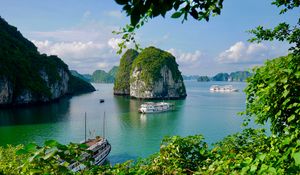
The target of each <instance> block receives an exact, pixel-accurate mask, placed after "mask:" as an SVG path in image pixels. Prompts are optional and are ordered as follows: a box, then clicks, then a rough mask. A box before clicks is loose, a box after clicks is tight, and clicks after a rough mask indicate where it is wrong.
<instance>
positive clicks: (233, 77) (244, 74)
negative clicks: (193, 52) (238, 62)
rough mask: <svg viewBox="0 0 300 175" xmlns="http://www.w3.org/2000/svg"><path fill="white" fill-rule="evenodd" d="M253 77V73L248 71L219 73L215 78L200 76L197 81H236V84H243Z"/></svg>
mask: <svg viewBox="0 0 300 175" xmlns="http://www.w3.org/2000/svg"><path fill="white" fill-rule="evenodd" d="M250 76H251V73H250V72H248V71H236V72H231V73H230V74H229V73H218V74H216V75H215V76H213V77H208V76H199V78H198V79H197V81H198V82H207V81H234V82H243V81H246V79H247V78H248V77H250Z"/></svg>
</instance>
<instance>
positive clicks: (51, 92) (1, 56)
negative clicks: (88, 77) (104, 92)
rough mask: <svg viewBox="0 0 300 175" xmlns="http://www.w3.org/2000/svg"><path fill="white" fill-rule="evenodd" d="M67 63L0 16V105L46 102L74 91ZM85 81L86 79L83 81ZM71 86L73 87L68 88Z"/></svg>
mask: <svg viewBox="0 0 300 175" xmlns="http://www.w3.org/2000/svg"><path fill="white" fill-rule="evenodd" d="M71 79H74V77H73V76H72V75H71V73H70V71H69V69H68V66H67V65H66V64H65V63H64V62H63V61H62V60H61V59H60V58H58V57H57V56H47V55H45V54H40V53H39V52H38V51H37V48H36V47H35V45H34V44H33V43H31V42H30V41H29V40H27V39H26V38H24V37H23V36H22V34H21V33H20V32H19V31H18V30H17V28H15V27H13V26H11V25H9V24H8V23H7V22H6V21H5V20H4V19H2V18H1V17H0V106H3V105H23V104H33V103H40V102H49V101H52V100H55V99H58V98H60V97H62V96H64V95H66V94H68V93H72V94H77V93H81V92H91V91H94V90H95V89H94V88H93V87H92V86H91V85H90V84H88V85H87V86H86V87H87V88H86V89H84V90H81V91H74V89H75V88H74V87H72V86H76V84H70V80H71ZM84 83H85V82H84ZM70 89H72V90H73V91H70Z"/></svg>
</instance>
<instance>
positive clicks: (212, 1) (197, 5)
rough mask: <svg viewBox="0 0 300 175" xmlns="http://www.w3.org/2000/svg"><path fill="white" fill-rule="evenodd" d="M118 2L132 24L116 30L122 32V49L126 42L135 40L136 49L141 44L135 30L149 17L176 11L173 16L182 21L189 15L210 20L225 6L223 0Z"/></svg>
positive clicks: (124, 47) (123, 0)
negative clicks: (135, 37) (138, 42)
mask: <svg viewBox="0 0 300 175" xmlns="http://www.w3.org/2000/svg"><path fill="white" fill-rule="evenodd" d="M115 1H116V3H118V4H119V5H121V6H123V11H125V12H126V14H127V15H128V16H130V25H126V27H124V28H123V29H122V30H120V31H118V32H114V33H115V34H121V35H122V39H123V42H121V43H120V44H119V47H120V50H119V51H118V53H122V49H126V43H127V42H130V41H133V43H134V44H135V47H136V49H138V48H139V47H140V46H139V44H137V43H136V42H135V39H134V35H135V34H134V31H135V30H136V29H139V28H140V27H141V26H143V25H144V24H145V23H146V22H147V21H148V19H151V18H155V17H157V16H162V17H165V15H166V14H167V12H169V11H172V12H174V13H173V14H172V16H171V18H181V19H182V23H183V22H184V21H185V20H187V19H188V16H190V17H193V18H194V19H195V20H198V21H202V20H206V21H209V18H210V17H212V16H216V15H220V14H221V9H222V8H223V0H201V1H199V0H193V1H187V0H163V1H158V0H143V1H134V2H132V1H131V0H115Z"/></svg>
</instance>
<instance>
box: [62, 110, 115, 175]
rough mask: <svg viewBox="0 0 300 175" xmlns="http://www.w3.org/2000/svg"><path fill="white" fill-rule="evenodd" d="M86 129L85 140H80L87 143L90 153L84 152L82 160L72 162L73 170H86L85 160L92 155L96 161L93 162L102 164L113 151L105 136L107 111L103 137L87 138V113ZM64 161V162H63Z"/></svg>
mask: <svg viewBox="0 0 300 175" xmlns="http://www.w3.org/2000/svg"><path fill="white" fill-rule="evenodd" d="M84 122H85V124H84V126H85V127H84V129H85V140H84V141H82V142H80V143H81V144H85V145H86V146H87V147H88V148H87V150H88V151H90V153H84V154H83V155H82V157H81V161H75V162H72V163H71V164H70V165H69V166H68V168H69V169H70V170H71V171H73V172H78V171H81V170H84V169H85V168H86V166H85V165H84V164H82V162H83V161H87V160H88V159H89V158H90V157H92V158H93V160H94V162H91V163H92V164H94V165H102V164H103V163H104V162H105V160H106V158H107V156H108V155H109V153H110V151H111V145H110V144H109V142H108V140H107V139H106V138H105V137H104V136H105V112H104V117H103V137H100V136H96V137H95V138H93V139H87V137H86V114H85V120H84ZM62 163H63V162H62Z"/></svg>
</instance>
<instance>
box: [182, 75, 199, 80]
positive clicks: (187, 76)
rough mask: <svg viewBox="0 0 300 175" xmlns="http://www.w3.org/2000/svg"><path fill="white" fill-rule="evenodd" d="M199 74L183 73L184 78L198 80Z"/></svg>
mask: <svg viewBox="0 0 300 175" xmlns="http://www.w3.org/2000/svg"><path fill="white" fill-rule="evenodd" d="M199 77H200V76H199V75H182V78H183V80H197V79H198V78H199Z"/></svg>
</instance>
